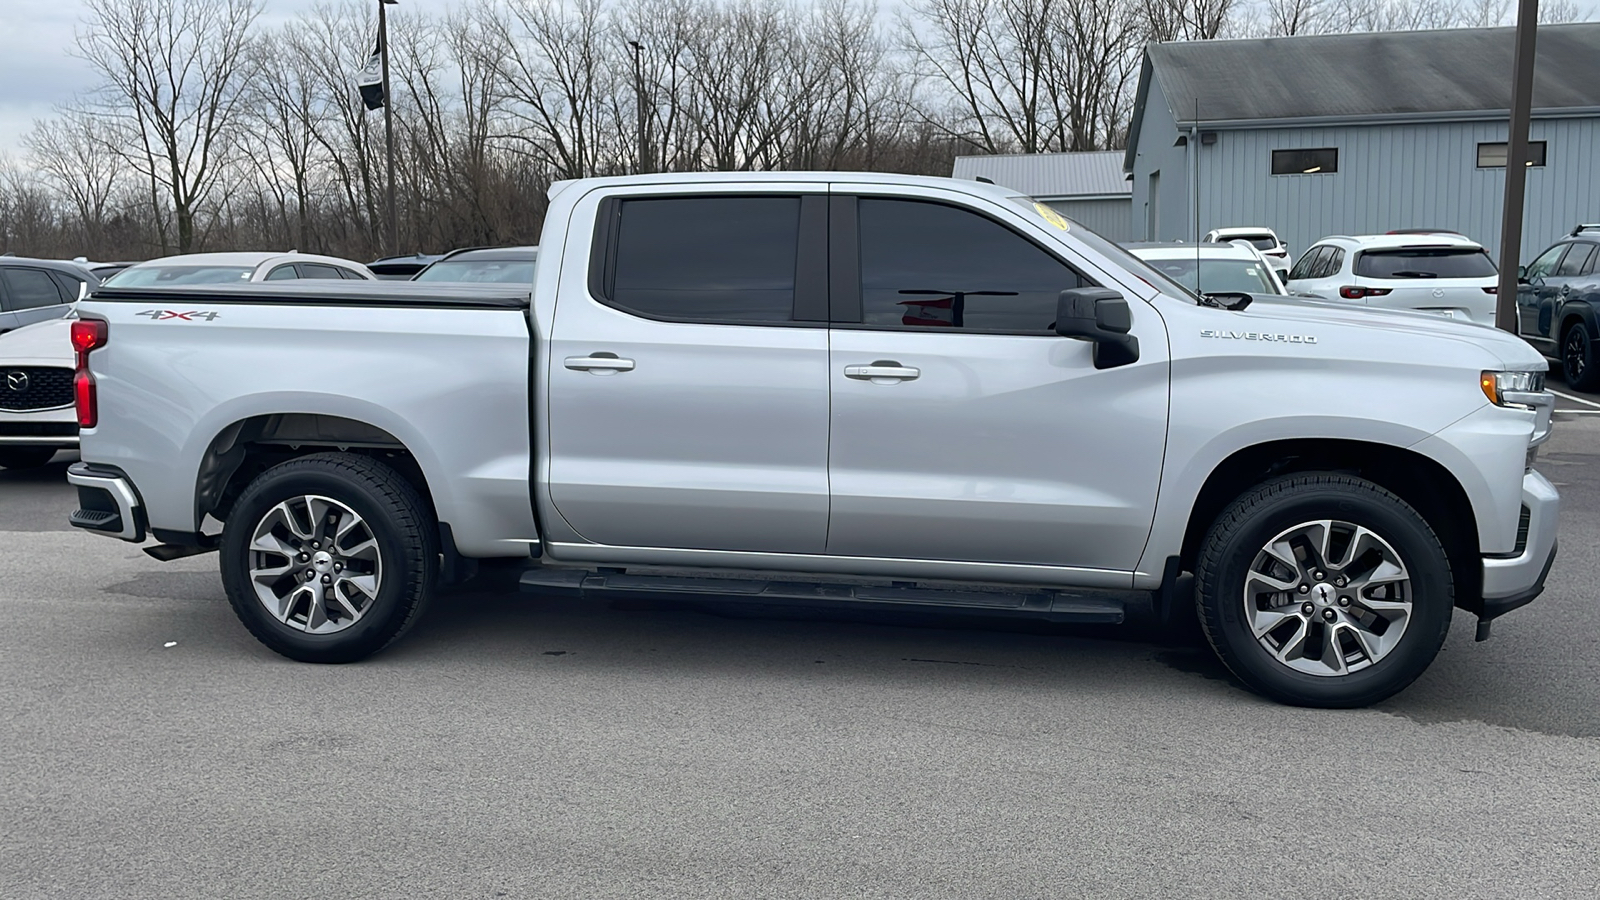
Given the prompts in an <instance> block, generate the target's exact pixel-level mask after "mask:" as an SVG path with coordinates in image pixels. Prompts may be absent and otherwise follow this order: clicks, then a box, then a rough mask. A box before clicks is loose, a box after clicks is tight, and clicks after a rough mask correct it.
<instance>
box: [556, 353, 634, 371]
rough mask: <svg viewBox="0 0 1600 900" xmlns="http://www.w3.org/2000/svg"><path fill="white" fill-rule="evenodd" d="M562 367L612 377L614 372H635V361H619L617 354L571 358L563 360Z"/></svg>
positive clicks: (597, 354) (598, 354)
mask: <svg viewBox="0 0 1600 900" xmlns="http://www.w3.org/2000/svg"><path fill="white" fill-rule="evenodd" d="M562 365H564V366H566V367H567V368H569V369H574V370H576V371H579V372H593V373H595V374H596V375H610V374H611V373H613V372H630V371H632V370H633V360H631V359H619V358H618V357H617V355H616V354H615V353H596V354H593V355H591V356H569V357H567V358H566V359H564V360H562Z"/></svg>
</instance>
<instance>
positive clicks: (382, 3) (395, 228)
mask: <svg viewBox="0 0 1600 900" xmlns="http://www.w3.org/2000/svg"><path fill="white" fill-rule="evenodd" d="M398 2H399V0H378V45H379V46H380V47H382V48H383V53H382V57H383V149H384V155H385V157H386V160H385V163H384V166H385V169H386V170H387V172H386V178H385V181H386V183H387V185H388V197H387V205H388V214H389V229H388V234H387V235H386V236H385V243H386V244H387V245H388V248H387V250H386V252H385V254H384V255H385V256H394V255H396V254H398V253H399V252H400V220H399V218H398V217H397V216H396V214H395V205H394V96H393V95H392V94H390V93H389V17H388V16H387V15H386V14H385V12H384V7H386V6H388V5H390V4H392V3H398Z"/></svg>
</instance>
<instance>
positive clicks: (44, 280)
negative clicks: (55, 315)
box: [0, 266, 62, 310]
mask: <svg viewBox="0 0 1600 900" xmlns="http://www.w3.org/2000/svg"><path fill="white" fill-rule="evenodd" d="M0 278H4V279H5V283H6V300H7V303H6V307H7V308H8V309H11V310H21V309H38V308H39V307H41V306H57V305H59V304H60V303H61V302H62V300H61V289H60V288H58V287H56V283H55V281H54V280H52V279H51V278H50V275H49V273H48V272H45V271H44V270H42V269H27V268H22V267H19V266H8V267H6V268H4V269H0Z"/></svg>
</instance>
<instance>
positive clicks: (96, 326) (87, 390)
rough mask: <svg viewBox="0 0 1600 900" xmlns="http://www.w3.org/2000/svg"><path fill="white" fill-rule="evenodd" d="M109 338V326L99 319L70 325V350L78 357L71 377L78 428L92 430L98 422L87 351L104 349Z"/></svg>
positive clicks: (97, 406) (98, 408)
mask: <svg viewBox="0 0 1600 900" xmlns="http://www.w3.org/2000/svg"><path fill="white" fill-rule="evenodd" d="M109 336H110V328H109V326H107V325H106V323H105V322H103V321H101V320H100V319H79V320H78V321H76V322H73V323H72V349H73V350H74V351H75V352H76V353H77V357H78V361H77V362H78V370H77V372H76V373H74V374H73V376H72V398H73V402H74V403H75V404H76V405H77V407H78V427H79V428H93V427H94V426H95V423H97V422H99V421H100V407H99V404H98V402H97V397H96V393H95V387H94V376H93V375H91V374H90V373H89V351H90V350H94V349H95V348H97V347H104V346H105V345H106V339H107V338H108V337H109Z"/></svg>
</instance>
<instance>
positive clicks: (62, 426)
mask: <svg viewBox="0 0 1600 900" xmlns="http://www.w3.org/2000/svg"><path fill="white" fill-rule="evenodd" d="M77 436H78V423H77V422H0V437H77Z"/></svg>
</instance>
